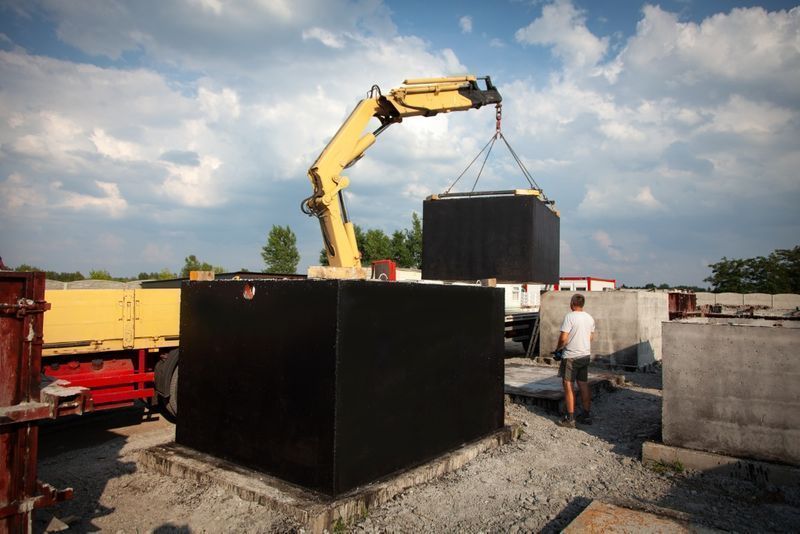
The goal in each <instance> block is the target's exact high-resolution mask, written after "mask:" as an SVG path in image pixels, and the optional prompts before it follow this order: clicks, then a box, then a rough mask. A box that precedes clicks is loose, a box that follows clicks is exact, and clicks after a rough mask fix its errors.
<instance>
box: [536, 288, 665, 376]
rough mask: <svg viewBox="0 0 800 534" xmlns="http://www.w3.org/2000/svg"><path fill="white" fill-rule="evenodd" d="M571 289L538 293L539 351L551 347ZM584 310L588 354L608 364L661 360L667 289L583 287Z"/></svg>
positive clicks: (643, 364)
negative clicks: (590, 324) (591, 324)
mask: <svg viewBox="0 0 800 534" xmlns="http://www.w3.org/2000/svg"><path fill="white" fill-rule="evenodd" d="M574 294H575V293H574V292H572V291H551V292H548V293H543V294H542V300H541V308H540V318H541V327H540V328H541V330H540V336H541V341H540V347H541V351H540V354H542V355H546V354H549V353H550V352H552V351H553V350H555V348H556V343H557V341H558V335H559V332H560V331H561V323H562V321H563V319H564V314H566V313H567V312H569V311H570V308H569V301H570V299H571V298H572V295H574ZM581 294H582V295H583V296H584V297H585V299H586V305H585V307H584V310H585V311H586V312H588V313H589V314H591V315H592V317H594V320H595V324H596V332H595V339H594V341H593V342H592V355H593V357H595V358H603V359H608V360H609V361H610V362H611V363H612V364H614V365H619V366H623V367H630V368H642V367H646V366H647V365H650V364H652V363H653V362H655V361H658V360H661V322H662V321H666V320H668V319H669V301H668V295H667V293H661V292H651V291H602V292H601V291H594V292H592V291H587V292H582V293H581Z"/></svg>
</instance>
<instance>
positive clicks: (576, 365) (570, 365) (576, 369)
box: [558, 356, 590, 382]
mask: <svg viewBox="0 0 800 534" xmlns="http://www.w3.org/2000/svg"><path fill="white" fill-rule="evenodd" d="M589 360H590V358H589V356H581V357H580V358H564V359H563V360H561V365H560V366H559V367H558V376H560V377H562V378H563V379H564V380H566V381H567V382H572V381H573V380H577V381H579V382H588V381H589Z"/></svg>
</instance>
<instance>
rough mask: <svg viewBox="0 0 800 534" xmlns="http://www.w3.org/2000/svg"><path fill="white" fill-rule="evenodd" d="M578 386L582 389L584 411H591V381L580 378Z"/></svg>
mask: <svg viewBox="0 0 800 534" xmlns="http://www.w3.org/2000/svg"><path fill="white" fill-rule="evenodd" d="M578 388H580V390H581V404H582V405H583V411H584V412H585V413H589V411H590V410H591V408H592V391H591V390H590V389H589V382H583V381H581V380H578Z"/></svg>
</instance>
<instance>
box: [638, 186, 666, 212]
mask: <svg viewBox="0 0 800 534" xmlns="http://www.w3.org/2000/svg"><path fill="white" fill-rule="evenodd" d="M633 200H634V201H635V202H637V203H638V204H640V205H641V206H644V207H646V208H650V209H654V210H661V209H664V205H663V204H661V202H659V201H658V200H656V197H654V196H653V192H652V191H651V190H650V186H649V185H647V186H644V187H642V188H641V189H640V190H639V192H638V193H637V194H636V196H635V197H634V198H633Z"/></svg>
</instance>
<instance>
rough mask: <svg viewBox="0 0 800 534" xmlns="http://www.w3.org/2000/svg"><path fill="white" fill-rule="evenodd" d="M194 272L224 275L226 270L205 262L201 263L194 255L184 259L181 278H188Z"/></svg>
mask: <svg viewBox="0 0 800 534" xmlns="http://www.w3.org/2000/svg"><path fill="white" fill-rule="evenodd" d="M192 271H214V272H215V273H216V274H219V273H224V272H225V268H224V267H217V266H214V265H211V264H210V263H207V262H204V261H202V262H201V261H200V260H198V259H197V256H195V255H194V254H192V255H190V256H188V257H186V258H185V259H184V264H183V269H181V276H182V277H183V278H186V277H188V276H189V273H190V272H192Z"/></svg>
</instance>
